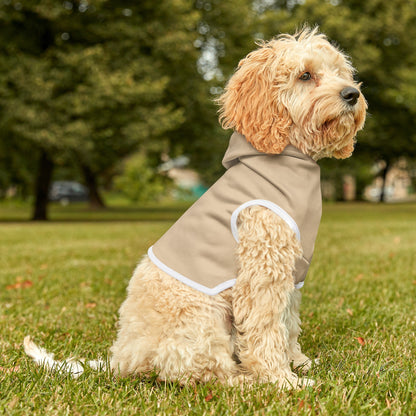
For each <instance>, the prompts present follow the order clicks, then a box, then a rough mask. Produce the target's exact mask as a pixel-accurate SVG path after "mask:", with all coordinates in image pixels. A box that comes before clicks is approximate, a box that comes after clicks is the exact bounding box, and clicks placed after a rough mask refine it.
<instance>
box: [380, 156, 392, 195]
mask: <svg viewBox="0 0 416 416" xmlns="http://www.w3.org/2000/svg"><path fill="white" fill-rule="evenodd" d="M385 162H386V165H385V166H384V169H383V171H382V173H381V178H382V179H383V182H382V184H381V192H380V200H379V202H386V179H387V174H388V172H389V169H390V161H389V160H386V161H385Z"/></svg>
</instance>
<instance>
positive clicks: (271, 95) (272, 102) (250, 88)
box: [218, 45, 292, 153]
mask: <svg viewBox="0 0 416 416" xmlns="http://www.w3.org/2000/svg"><path fill="white" fill-rule="evenodd" d="M276 71H277V72H278V71H279V68H278V67H277V68H276V51H275V50H274V49H273V48H271V47H270V46H268V45H264V46H262V47H261V48H260V49H257V50H256V51H253V52H251V53H250V54H249V55H247V57H246V58H244V59H242V60H241V61H240V63H239V66H238V69H237V71H236V72H235V74H234V75H233V76H232V77H231V78H230V80H229V82H228V84H227V86H226V88H225V91H224V93H223V94H222V95H221V97H220V98H219V99H218V103H219V104H220V106H221V108H220V121H221V125H222V126H223V128H226V129H228V128H232V129H234V130H236V131H238V132H239V133H241V134H242V135H244V136H245V137H246V138H247V140H248V141H249V142H250V143H251V144H252V145H253V146H254V147H255V148H256V149H257V150H258V151H260V152H264V153H281V152H282V151H283V150H284V148H285V147H286V146H287V145H288V144H289V138H288V137H289V129H290V126H291V124H292V120H291V118H290V116H289V113H288V111H287V110H286V108H285V107H284V105H283V104H282V103H281V100H280V99H279V86H278V84H277V81H276V80H277V76H276V75H278V74H276Z"/></svg>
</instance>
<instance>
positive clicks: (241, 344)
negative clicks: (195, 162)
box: [233, 206, 312, 387]
mask: <svg viewBox="0 0 416 416" xmlns="http://www.w3.org/2000/svg"><path fill="white" fill-rule="evenodd" d="M239 219H240V224H239V240H240V242H239V247H238V257H239V266H240V271H239V274H238V277H237V282H236V284H235V286H234V288H233V313H234V319H235V328H236V343H237V348H238V353H237V354H238V358H239V360H240V361H241V366H242V367H243V368H244V369H245V370H246V371H247V372H248V373H250V374H251V375H252V376H253V377H254V378H257V379H258V380H259V381H261V382H263V381H264V382H276V383H277V384H278V385H280V386H282V387H291V386H292V387H297V386H301V385H310V384H312V381H310V380H307V379H299V378H298V377H297V376H296V375H295V374H294V373H293V372H292V371H291V368H290V347H289V328H288V326H287V322H286V320H285V311H286V309H287V308H288V306H289V303H290V297H291V296H292V294H293V292H294V290H295V288H294V281H293V270H294V266H295V260H296V258H297V257H299V256H300V255H301V248H300V244H299V242H298V241H297V239H296V237H295V235H294V232H293V231H292V230H291V229H290V228H289V227H288V225H287V224H286V222H285V221H283V220H282V219H281V218H280V217H279V216H277V215H276V214H274V213H273V212H271V211H270V210H268V209H267V208H263V207H258V206H255V207H250V208H246V209H245V210H243V211H242V212H241V213H240V217H239Z"/></svg>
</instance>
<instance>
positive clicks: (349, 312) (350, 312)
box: [347, 308, 354, 316]
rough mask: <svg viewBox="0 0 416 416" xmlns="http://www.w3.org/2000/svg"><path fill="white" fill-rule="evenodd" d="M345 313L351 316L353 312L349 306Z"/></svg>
mask: <svg viewBox="0 0 416 416" xmlns="http://www.w3.org/2000/svg"><path fill="white" fill-rule="evenodd" d="M347 314H348V315H350V316H352V315H353V314H354V313H353V311H352V309H349V308H348V309H347Z"/></svg>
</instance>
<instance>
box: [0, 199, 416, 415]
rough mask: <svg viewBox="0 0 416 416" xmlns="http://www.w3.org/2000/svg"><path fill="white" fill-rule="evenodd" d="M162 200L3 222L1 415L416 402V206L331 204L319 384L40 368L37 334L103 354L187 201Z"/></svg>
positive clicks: (270, 410) (415, 410)
mask: <svg viewBox="0 0 416 416" xmlns="http://www.w3.org/2000/svg"><path fill="white" fill-rule="evenodd" d="M157 208H158V207H156V208H155V209H154V210H152V209H151V208H149V209H148V211H146V212H144V213H143V211H142V212H139V211H134V210H132V211H130V212H129V218H128V219H129V221H122V220H119V221H104V219H102V221H100V222H94V221H86V219H85V218H83V219H82V220H80V221H74V218H73V217H71V216H73V215H75V214H74V212H67V213H66V214H65V212H64V211H61V214H60V215H62V219H65V218H66V219H68V218H69V219H71V220H72V221H70V222H68V221H65V222H62V221H61V222H52V223H48V224H32V223H27V222H14V223H13V222H12V223H3V224H0V252H1V256H0V265H1V267H0V289H1V290H0V413H1V414H22V415H26V414H33V415H45V414H71V415H76V414H83V415H84V414H91V415H108V414H115V415H116V414H121V415H131V414H143V415H145V414H149V415H153V414H174V415H175V414H176V415H183V414H195V415H202V414H207V415H222V414H229V415H246V414H265V415H266V414H276V415H285V414H287V415H293V414H305V415H306V414H322V415H363V414H365V415H367V414H368V415H384V414H386V415H387V414H395V415H413V414H416V370H415V357H416V336H415V334H416V307H415V299H416V206H415V205H395V206H393V205H361V204H357V205H326V206H325V207H324V215H323V221H322V225H321V228H320V232H319V237H318V240H317V243H316V249H315V255H314V259H313V263H312V267H311V269H310V272H309V275H308V277H307V280H306V284H305V287H304V288H303V289H302V293H303V304H302V310H301V315H302V320H303V334H302V336H301V344H302V346H303V349H304V351H305V353H307V354H308V355H309V356H311V357H319V358H320V361H321V365H320V366H317V367H315V368H314V369H313V370H311V372H310V374H309V377H312V378H314V379H315V380H316V386H314V387H313V388H308V389H306V390H303V391H291V392H282V391H279V390H278V389H276V387H275V386H273V385H260V386H254V387H252V388H246V389H240V388H237V387H236V388H229V387H222V386H218V385H215V384H208V385H197V386H192V385H189V386H185V387H180V386H178V385H177V384H176V383H158V382H157V381H156V377H150V378H142V379H139V378H127V379H116V378H114V377H113V375H112V374H110V373H109V372H107V371H102V372H95V371H92V370H90V369H86V371H85V373H84V374H83V375H82V376H80V377H79V378H78V379H73V378H71V377H70V376H68V375H62V374H52V375H51V374H50V373H49V372H47V371H45V370H44V369H42V368H38V367H36V366H35V365H34V364H33V363H32V362H31V361H30V359H29V358H28V357H26V356H25V355H24V353H23V350H22V341H23V338H24V336H25V335H28V334H30V335H32V336H33V337H34V338H35V340H36V342H37V343H38V344H39V345H41V346H42V347H45V348H46V349H48V350H49V351H53V352H55V353H56V358H57V359H63V358H67V357H68V356H69V355H71V354H73V355H75V356H78V357H84V358H87V359H94V358H98V357H100V356H104V357H105V356H106V354H107V351H108V348H109V347H110V346H111V343H112V341H113V340H114V338H115V336H116V320H117V310H118V308H119V306H120V304H121V302H122V301H123V299H124V297H125V289H126V285H127V283H128V280H129V278H130V275H131V273H132V271H133V269H134V267H135V265H136V263H137V261H138V260H139V259H140V257H141V256H142V255H143V254H144V253H145V252H146V250H147V248H148V246H149V245H150V244H152V243H153V242H154V241H155V240H156V239H157V238H158V237H159V236H160V235H161V234H162V233H163V232H164V231H165V230H166V229H167V228H168V227H169V225H170V224H171V222H172V221H173V219H174V218H177V217H178V216H179V215H180V212H181V209H182V208H183V207H180V208H179V209H176V210H175V208H174V207H171V208H170V210H169V215H170V219H169V220H168V219H167V218H166V216H165V215H166V211H161V210H159V211H158V209H157ZM122 212H123V210H121V211H120V212H118V214H117V216H116V217H117V218H120V217H121V216H122ZM158 214H160V215H159V216H158ZM65 215H66V217H65ZM76 215H80V214H79V213H78V214H76ZM143 215H145V216H144V217H143ZM149 215H151V218H149V217H146V216H149ZM109 219H110V218H109V217H107V220H109ZM150 219H151V220H150Z"/></svg>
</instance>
